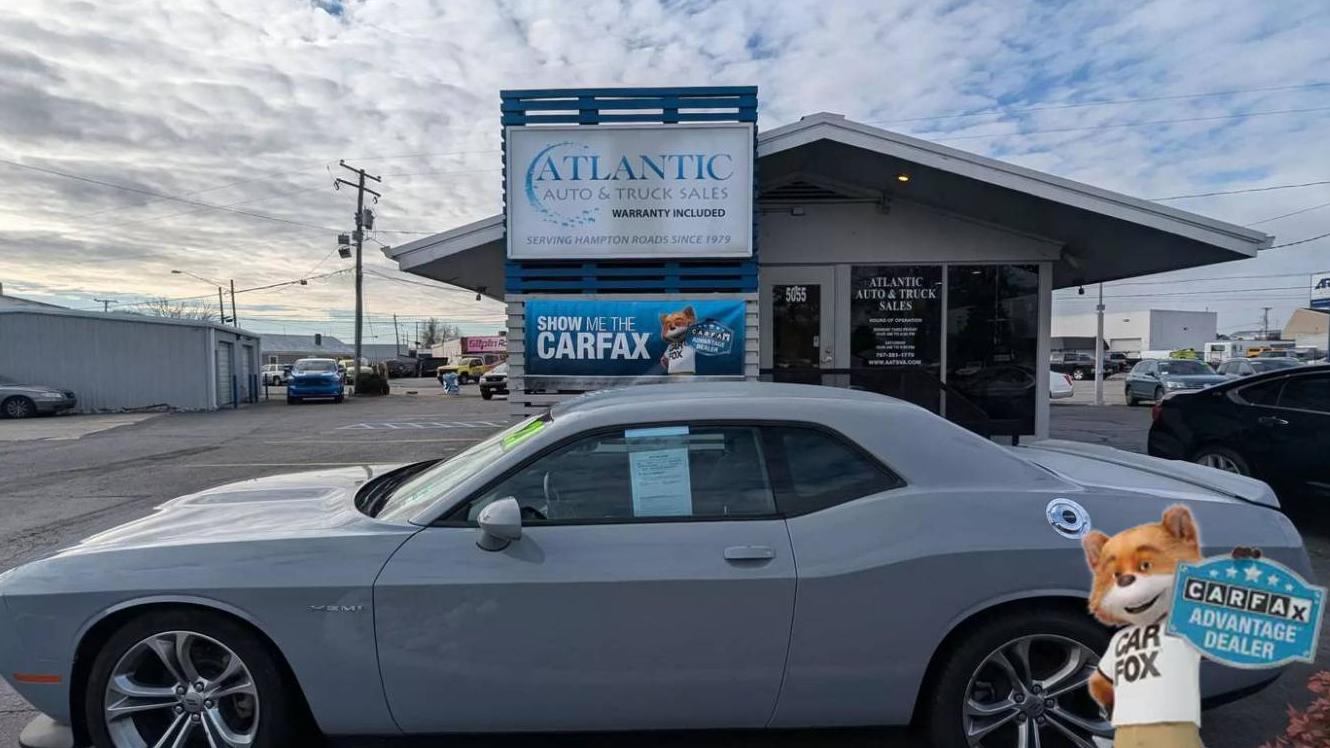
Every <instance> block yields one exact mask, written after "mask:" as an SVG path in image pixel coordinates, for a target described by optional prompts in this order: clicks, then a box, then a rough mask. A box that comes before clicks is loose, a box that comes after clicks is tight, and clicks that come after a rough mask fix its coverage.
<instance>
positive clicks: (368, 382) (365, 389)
mask: <svg viewBox="0 0 1330 748" xmlns="http://www.w3.org/2000/svg"><path fill="white" fill-rule="evenodd" d="M356 394H357V395H386V394H388V380H387V378H385V377H384V376H383V375H381V374H378V373H374V374H361V375H360V376H359V377H357V378H356Z"/></svg>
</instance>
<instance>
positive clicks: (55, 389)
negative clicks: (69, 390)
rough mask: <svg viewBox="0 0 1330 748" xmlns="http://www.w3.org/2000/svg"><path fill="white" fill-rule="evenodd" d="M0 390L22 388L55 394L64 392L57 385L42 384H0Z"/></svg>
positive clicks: (26, 390) (25, 390)
mask: <svg viewBox="0 0 1330 748" xmlns="http://www.w3.org/2000/svg"><path fill="white" fill-rule="evenodd" d="M0 390H22V391H23V392H34V393H35V392H54V393H56V394H57V395H63V394H65V391H64V390H62V389H59V388H58V387H47V386H46V385H44V384H0Z"/></svg>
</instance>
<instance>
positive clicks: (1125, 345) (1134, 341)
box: [1108, 338, 1141, 353]
mask: <svg viewBox="0 0 1330 748" xmlns="http://www.w3.org/2000/svg"><path fill="white" fill-rule="evenodd" d="M1108 350H1110V351H1116V352H1118V353H1140V352H1141V339H1140V338H1113V339H1111V340H1109V341H1108Z"/></svg>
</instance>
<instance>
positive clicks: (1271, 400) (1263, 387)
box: [1237, 378, 1284, 405]
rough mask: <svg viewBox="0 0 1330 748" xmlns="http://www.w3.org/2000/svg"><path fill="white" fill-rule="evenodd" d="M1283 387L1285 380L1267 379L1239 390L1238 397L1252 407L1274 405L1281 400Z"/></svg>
mask: <svg viewBox="0 0 1330 748" xmlns="http://www.w3.org/2000/svg"><path fill="white" fill-rule="evenodd" d="M1283 386H1284V379H1283V378H1279V379H1267V380H1265V381H1264V382H1257V383H1256V384H1253V385H1248V386H1246V387H1243V388H1241V389H1239V390H1238V391H1237V395H1238V397H1240V398H1242V400H1243V401H1244V402H1246V403H1248V404H1250V405H1274V404H1275V401H1276V400H1278V399H1279V390H1280V388H1281V387H1283Z"/></svg>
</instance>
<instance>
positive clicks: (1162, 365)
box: [1159, 361, 1215, 377]
mask: <svg viewBox="0 0 1330 748" xmlns="http://www.w3.org/2000/svg"><path fill="white" fill-rule="evenodd" d="M1159 371H1160V373H1161V374H1174V375H1177V376H1182V377H1187V376H1194V375H1197V374H1202V375H1204V374H1214V373H1215V370H1214V369H1211V368H1210V365H1209V364H1203V363H1201V362H1200V361H1160V362H1159Z"/></svg>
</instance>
